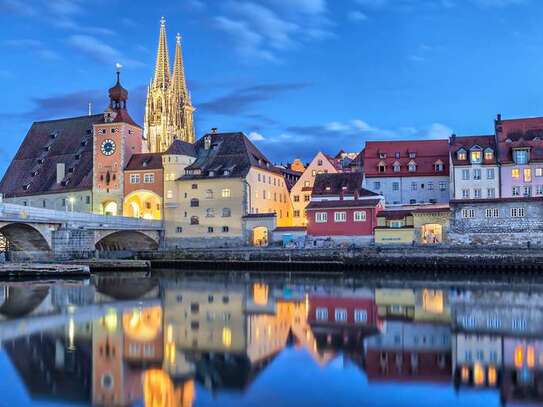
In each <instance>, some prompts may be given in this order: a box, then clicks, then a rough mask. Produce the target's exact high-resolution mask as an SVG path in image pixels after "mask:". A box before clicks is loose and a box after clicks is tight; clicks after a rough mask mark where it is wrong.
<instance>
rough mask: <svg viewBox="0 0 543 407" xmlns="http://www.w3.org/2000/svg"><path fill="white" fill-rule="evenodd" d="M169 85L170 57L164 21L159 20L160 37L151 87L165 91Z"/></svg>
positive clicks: (162, 19)
mask: <svg viewBox="0 0 543 407" xmlns="http://www.w3.org/2000/svg"><path fill="white" fill-rule="evenodd" d="M169 84H170V56H169V54H168V42H167V40H166V19H165V18H164V17H162V18H161V19H160V36H159V38H158V51H157V56H156V66H155V77H154V80H153V87H155V88H162V89H166V88H167V87H168V86H169Z"/></svg>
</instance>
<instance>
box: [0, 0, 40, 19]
mask: <svg viewBox="0 0 543 407" xmlns="http://www.w3.org/2000/svg"><path fill="white" fill-rule="evenodd" d="M4 13H5V14H16V15H20V16H25V17H30V16H35V15H36V14H37V11H36V9H35V7H34V6H31V5H30V2H28V1H23V0H0V14H4Z"/></svg>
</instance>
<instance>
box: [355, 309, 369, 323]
mask: <svg viewBox="0 0 543 407" xmlns="http://www.w3.org/2000/svg"><path fill="white" fill-rule="evenodd" d="M367 321H368V312H367V311H366V310H365V309H355V310H354V322H358V323H360V322H367Z"/></svg>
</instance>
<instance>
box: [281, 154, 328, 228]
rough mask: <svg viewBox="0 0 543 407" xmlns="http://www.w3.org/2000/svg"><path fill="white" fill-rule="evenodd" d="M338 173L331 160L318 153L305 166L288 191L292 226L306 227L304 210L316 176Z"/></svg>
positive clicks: (309, 199) (309, 198)
mask: <svg viewBox="0 0 543 407" xmlns="http://www.w3.org/2000/svg"><path fill="white" fill-rule="evenodd" d="M336 172H338V169H337V163H336V162H335V161H334V159H333V158H331V157H329V156H327V155H326V154H324V153H322V152H319V153H317V155H316V156H315V158H313V160H312V161H311V163H310V164H309V165H308V166H307V168H306V169H305V171H304V172H303V174H302V176H301V177H300V179H299V180H298V182H296V184H294V186H293V187H292V189H291V190H290V198H291V201H292V210H293V213H292V226H307V218H306V215H305V208H306V206H307V205H309V202H310V201H311V191H312V190H313V184H314V183H315V177H316V176H317V174H324V173H336Z"/></svg>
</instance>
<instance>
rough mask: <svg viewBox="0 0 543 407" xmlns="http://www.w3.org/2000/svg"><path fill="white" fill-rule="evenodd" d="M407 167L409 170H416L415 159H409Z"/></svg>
mask: <svg viewBox="0 0 543 407" xmlns="http://www.w3.org/2000/svg"><path fill="white" fill-rule="evenodd" d="M407 169H408V171H409V172H416V171H417V163H416V162H415V161H410V162H409V164H408V166H407Z"/></svg>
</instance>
